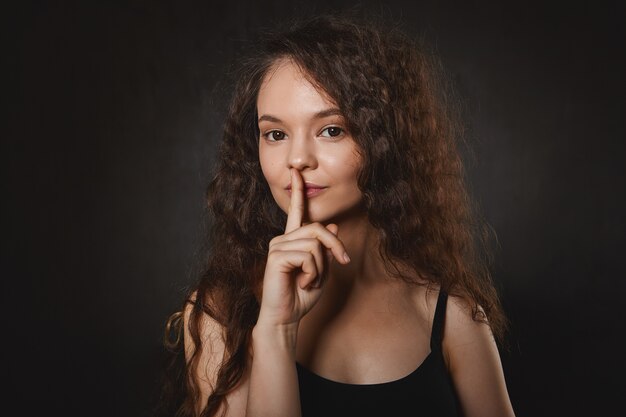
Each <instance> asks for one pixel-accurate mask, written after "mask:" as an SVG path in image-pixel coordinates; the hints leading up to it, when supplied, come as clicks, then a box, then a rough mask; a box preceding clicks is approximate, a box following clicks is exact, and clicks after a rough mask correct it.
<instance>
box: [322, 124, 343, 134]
mask: <svg viewBox="0 0 626 417" xmlns="http://www.w3.org/2000/svg"><path fill="white" fill-rule="evenodd" d="M323 132H328V135H322V136H324V137H336V136H340V135H341V134H342V133H343V129H342V128H340V127H337V126H330V127H327V128H326V129H324V130H322V133H323Z"/></svg>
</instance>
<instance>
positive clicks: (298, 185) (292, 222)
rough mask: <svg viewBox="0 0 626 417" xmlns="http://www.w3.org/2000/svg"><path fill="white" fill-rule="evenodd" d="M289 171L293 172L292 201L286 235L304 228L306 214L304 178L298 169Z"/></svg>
mask: <svg viewBox="0 0 626 417" xmlns="http://www.w3.org/2000/svg"><path fill="white" fill-rule="evenodd" d="M289 171H290V172H291V201H290V202H289V213H287V225H286V226H285V233H289V232H291V231H293V230H296V229H297V228H299V227H300V226H302V216H303V214H304V181H302V177H301V176H300V173H299V172H298V170H297V169H294V168H290V169H289Z"/></svg>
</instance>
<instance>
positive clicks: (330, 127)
mask: <svg viewBox="0 0 626 417" xmlns="http://www.w3.org/2000/svg"><path fill="white" fill-rule="evenodd" d="M328 129H339V134H338V135H336V136H325V137H327V138H331V139H332V138H339V137H341V136H343V135H344V134H345V130H344V129H343V128H341V127H339V126H328V127H326V128H324V129H323V130H322V132H324V131H326V130H328ZM273 132H281V133H282V134H283V135H284V134H285V133H284V132H283V131H281V130H278V129H273V130H270V131H267V132H265V133H264V134H263V135H262V136H263V137H264V138H265V139H266V140H268V141H270V142H280V140H276V139H270V135H271V134H272V133H273Z"/></svg>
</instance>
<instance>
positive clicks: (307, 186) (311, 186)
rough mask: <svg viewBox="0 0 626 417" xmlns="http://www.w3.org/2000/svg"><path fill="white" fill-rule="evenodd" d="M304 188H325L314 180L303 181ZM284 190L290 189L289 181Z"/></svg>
mask: <svg viewBox="0 0 626 417" xmlns="http://www.w3.org/2000/svg"><path fill="white" fill-rule="evenodd" d="M304 188H306V189H308V188H326V187H324V186H323V185H318V184H315V183H314V182H308V181H307V182H305V183H304ZM285 190H291V183H289V184H287V186H286V187H285Z"/></svg>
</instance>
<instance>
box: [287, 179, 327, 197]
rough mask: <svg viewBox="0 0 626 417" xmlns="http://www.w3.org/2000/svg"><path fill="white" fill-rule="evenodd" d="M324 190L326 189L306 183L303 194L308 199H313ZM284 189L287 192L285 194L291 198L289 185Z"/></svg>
mask: <svg viewBox="0 0 626 417" xmlns="http://www.w3.org/2000/svg"><path fill="white" fill-rule="evenodd" d="M326 188H328V187H324V186H321V185H317V184H312V183H306V184H305V185H304V192H305V194H306V196H307V197H309V198H310V197H314V196H316V195H318V194H320V193H322V192H323V191H324V190H325V189H326ZM285 189H286V190H287V193H288V194H289V195H290V196H291V184H289V185H287V187H285Z"/></svg>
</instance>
